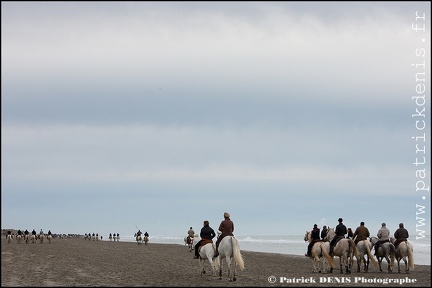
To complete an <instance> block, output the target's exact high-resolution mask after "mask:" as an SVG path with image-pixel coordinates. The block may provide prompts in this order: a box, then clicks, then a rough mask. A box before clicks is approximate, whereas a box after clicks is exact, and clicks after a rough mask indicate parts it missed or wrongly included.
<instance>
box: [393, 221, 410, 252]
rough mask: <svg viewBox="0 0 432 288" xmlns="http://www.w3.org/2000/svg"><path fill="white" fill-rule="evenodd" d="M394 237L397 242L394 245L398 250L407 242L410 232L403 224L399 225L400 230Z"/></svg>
mask: <svg viewBox="0 0 432 288" xmlns="http://www.w3.org/2000/svg"><path fill="white" fill-rule="evenodd" d="M393 236H394V237H395V238H396V240H395V242H394V243H393V245H394V246H395V248H396V249H397V248H398V245H399V244H400V243H401V242H403V241H407V239H408V237H409V233H408V230H407V229H405V228H404V224H403V223H399V228H398V229H397V230H396V231H395V233H394V235H393Z"/></svg>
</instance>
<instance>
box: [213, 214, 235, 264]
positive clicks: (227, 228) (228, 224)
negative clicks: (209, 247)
mask: <svg viewBox="0 0 432 288" xmlns="http://www.w3.org/2000/svg"><path fill="white" fill-rule="evenodd" d="M224 218H225V220H223V221H222V222H221V223H220V225H219V229H218V230H219V231H221V232H222V233H221V235H219V238H218V239H217V240H216V253H215V255H214V257H217V256H219V252H218V248H219V244H220V242H221V241H222V239H223V238H224V237H225V236H233V232H234V222H233V221H231V219H230V214H229V213H227V212H225V213H224Z"/></svg>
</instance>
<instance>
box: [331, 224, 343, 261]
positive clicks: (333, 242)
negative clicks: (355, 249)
mask: <svg viewBox="0 0 432 288" xmlns="http://www.w3.org/2000/svg"><path fill="white" fill-rule="evenodd" d="M338 222H339V224H338V225H337V226H336V229H335V233H336V235H335V237H333V239H332V240H331V241H330V254H333V248H334V246H335V245H336V243H337V242H338V241H339V240H340V239H342V238H345V234H347V228H346V226H345V225H344V224H343V223H342V222H343V219H342V218H339V219H338Z"/></svg>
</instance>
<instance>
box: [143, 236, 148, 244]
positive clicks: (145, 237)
mask: <svg viewBox="0 0 432 288" xmlns="http://www.w3.org/2000/svg"><path fill="white" fill-rule="evenodd" d="M143 241H144V245H147V242H148V241H149V237H148V236H144V240H143Z"/></svg>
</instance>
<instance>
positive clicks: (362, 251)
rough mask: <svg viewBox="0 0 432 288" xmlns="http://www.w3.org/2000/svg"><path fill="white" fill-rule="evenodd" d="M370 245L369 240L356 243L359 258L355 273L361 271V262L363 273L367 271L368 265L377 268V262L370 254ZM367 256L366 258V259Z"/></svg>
mask: <svg viewBox="0 0 432 288" xmlns="http://www.w3.org/2000/svg"><path fill="white" fill-rule="evenodd" d="M371 249H372V243H371V242H370V241H369V240H361V241H358V242H357V250H358V252H359V257H358V258H357V272H360V271H361V262H362V261H363V263H364V267H363V268H364V272H368V271H369V263H370V262H372V265H373V266H374V267H375V268H377V267H378V265H377V262H376V260H375V258H374V257H373V255H372V253H371ZM366 256H367V257H366Z"/></svg>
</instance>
